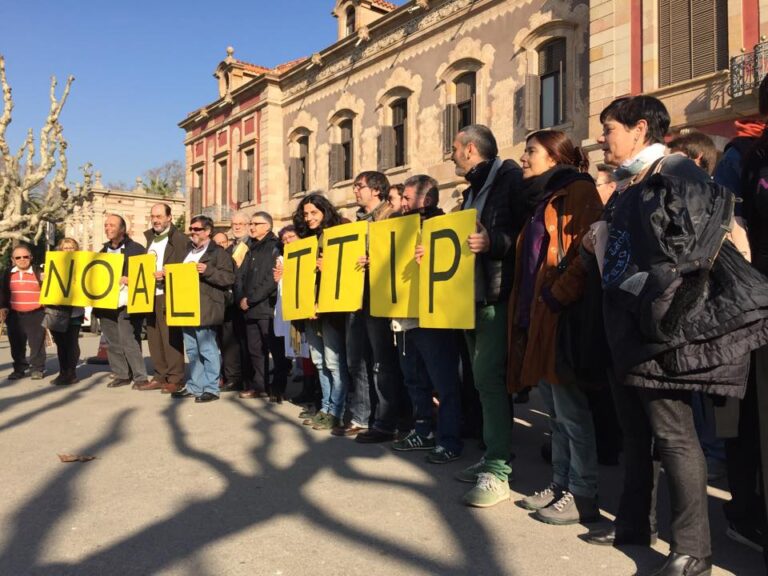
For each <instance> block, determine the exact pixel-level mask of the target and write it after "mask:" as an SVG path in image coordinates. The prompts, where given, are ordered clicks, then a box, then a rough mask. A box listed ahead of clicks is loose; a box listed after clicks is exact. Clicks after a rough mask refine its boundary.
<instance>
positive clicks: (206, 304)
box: [187, 240, 235, 326]
mask: <svg viewBox="0 0 768 576" xmlns="http://www.w3.org/2000/svg"><path fill="white" fill-rule="evenodd" d="M192 248H193V245H192V243H191V242H190V243H189V244H188V246H187V252H189V251H190V250H191V249H192ZM200 264H205V265H206V268H205V272H203V273H202V274H200V326H219V325H221V324H222V323H223V322H224V306H225V298H226V293H227V291H228V290H229V288H230V287H231V286H232V285H233V284H234V283H235V263H234V261H233V260H232V256H230V255H229V254H227V252H226V250H224V248H222V247H221V246H218V245H217V244H216V243H215V242H213V241H212V240H211V241H209V242H208V248H206V250H205V252H204V253H203V255H202V257H201V258H200Z"/></svg>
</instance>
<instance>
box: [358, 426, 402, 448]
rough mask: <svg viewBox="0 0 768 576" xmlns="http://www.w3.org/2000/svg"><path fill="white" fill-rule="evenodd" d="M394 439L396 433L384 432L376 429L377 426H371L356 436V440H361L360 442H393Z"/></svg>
mask: <svg viewBox="0 0 768 576" xmlns="http://www.w3.org/2000/svg"><path fill="white" fill-rule="evenodd" d="M394 439H395V435H394V434H392V433H391V432H382V431H381V430H376V429H375V428H371V429H370V430H366V431H365V432H360V433H359V434H358V435H357V436H355V442H360V444H378V443H380V442H392V440H394Z"/></svg>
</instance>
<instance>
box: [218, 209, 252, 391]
mask: <svg viewBox="0 0 768 576" xmlns="http://www.w3.org/2000/svg"><path fill="white" fill-rule="evenodd" d="M249 221H250V215H249V214H248V213H246V212H245V211H244V210H240V211H238V212H235V213H234V214H233V215H232V241H231V242H230V243H229V246H228V247H227V248H226V251H227V253H228V254H230V255H231V256H232V259H233V260H234V262H235V270H237V269H239V268H240V266H241V265H242V263H243V260H245V257H246V255H247V254H248V250H249V248H250V246H249V238H248V222H249ZM225 310H226V313H225V315H224V322H223V323H222V325H221V331H220V332H221V355H222V365H223V366H222V368H223V371H224V373H223V376H224V384H223V385H222V387H221V391H222V392H231V391H233V390H239V389H240V388H242V387H243V382H247V381H248V380H250V377H251V361H250V358H249V356H248V350H247V348H246V347H245V340H246V335H245V321H244V319H243V315H242V313H241V311H240V308H239V307H238V305H237V302H234V300H233V299H232V298H230V299H229V301H228V302H227V306H226V309H225Z"/></svg>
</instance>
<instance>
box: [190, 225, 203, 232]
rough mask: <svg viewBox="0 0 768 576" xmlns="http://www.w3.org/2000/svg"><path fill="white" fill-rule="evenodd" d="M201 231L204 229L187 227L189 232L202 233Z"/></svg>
mask: <svg viewBox="0 0 768 576" xmlns="http://www.w3.org/2000/svg"><path fill="white" fill-rule="evenodd" d="M203 230H205V228H202V227H200V226H190V227H189V231H190V232H202V231H203Z"/></svg>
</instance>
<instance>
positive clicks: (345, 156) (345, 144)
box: [339, 118, 354, 180]
mask: <svg viewBox="0 0 768 576" xmlns="http://www.w3.org/2000/svg"><path fill="white" fill-rule="evenodd" d="M339 130H340V131H341V161H340V163H339V165H340V167H341V173H340V174H339V175H340V176H341V178H340V180H351V179H352V154H353V152H354V140H353V137H352V119H351V118H349V119H347V120H343V121H342V122H340V123H339Z"/></svg>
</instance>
